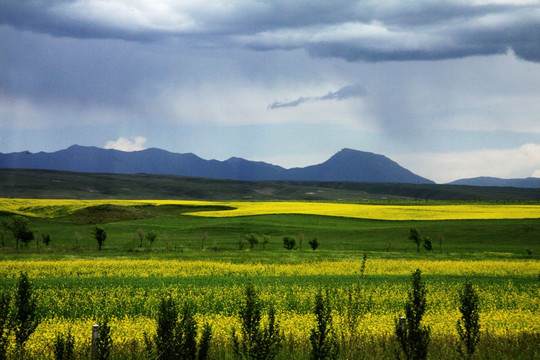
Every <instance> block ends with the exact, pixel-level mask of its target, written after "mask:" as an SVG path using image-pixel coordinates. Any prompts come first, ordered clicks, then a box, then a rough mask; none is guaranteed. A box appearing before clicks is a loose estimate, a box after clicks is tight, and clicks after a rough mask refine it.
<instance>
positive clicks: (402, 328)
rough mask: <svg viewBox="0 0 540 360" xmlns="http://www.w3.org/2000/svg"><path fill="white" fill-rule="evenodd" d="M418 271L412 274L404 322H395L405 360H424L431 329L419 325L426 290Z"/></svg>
mask: <svg viewBox="0 0 540 360" xmlns="http://www.w3.org/2000/svg"><path fill="white" fill-rule="evenodd" d="M421 273H422V272H421V271H420V269H417V270H416V271H415V272H414V273H413V288H412V290H411V292H409V294H408V295H409V302H408V303H406V304H405V322H404V323H402V322H401V321H400V320H398V321H396V324H395V331H396V336H397V339H398V341H399V344H400V345H401V349H402V350H403V353H404V354H405V358H406V359H407V360H425V359H426V358H427V350H428V345H429V339H430V332H431V329H430V328H429V326H428V327H426V326H424V325H422V324H421V322H422V317H423V316H424V313H425V311H426V288H425V285H424V284H423V283H422V280H421V278H420V276H421Z"/></svg>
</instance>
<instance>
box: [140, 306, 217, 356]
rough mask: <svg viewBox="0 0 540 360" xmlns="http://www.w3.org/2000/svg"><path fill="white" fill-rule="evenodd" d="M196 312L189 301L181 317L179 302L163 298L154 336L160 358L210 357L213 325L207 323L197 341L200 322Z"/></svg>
mask: <svg viewBox="0 0 540 360" xmlns="http://www.w3.org/2000/svg"><path fill="white" fill-rule="evenodd" d="M194 315H195V314H194V311H193V306H192V305H190V304H189V303H186V304H184V307H183V308H182V310H181V314H180V318H179V314H178V307H177V305H176V302H175V301H174V300H173V299H172V298H171V297H167V298H162V299H161V303H160V307H159V312H158V319H157V329H156V335H155V337H154V341H155V344H156V349H157V358H158V359H160V360H168V359H170V360H172V359H198V360H205V359H206V358H207V356H208V350H209V348H210V340H211V339H212V327H211V326H210V325H208V324H205V326H204V327H203V332H202V334H201V339H200V341H199V343H198V344H197V322H196V320H195V317H194ZM147 347H148V346H147Z"/></svg>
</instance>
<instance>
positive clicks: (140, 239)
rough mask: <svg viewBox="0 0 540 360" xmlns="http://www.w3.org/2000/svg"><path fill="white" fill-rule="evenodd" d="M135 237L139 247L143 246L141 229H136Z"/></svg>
mask: <svg viewBox="0 0 540 360" xmlns="http://www.w3.org/2000/svg"><path fill="white" fill-rule="evenodd" d="M137 236H138V237H139V247H142V246H143V244H142V243H143V239H144V231H143V229H137Z"/></svg>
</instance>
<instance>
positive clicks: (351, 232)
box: [0, 199, 540, 359]
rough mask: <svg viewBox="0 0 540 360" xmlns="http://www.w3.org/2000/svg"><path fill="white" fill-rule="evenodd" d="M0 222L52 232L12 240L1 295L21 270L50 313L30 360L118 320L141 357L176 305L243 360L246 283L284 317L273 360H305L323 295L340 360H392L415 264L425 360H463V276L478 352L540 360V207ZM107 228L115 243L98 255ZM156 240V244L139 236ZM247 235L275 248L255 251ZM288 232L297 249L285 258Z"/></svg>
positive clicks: (220, 205)
mask: <svg viewBox="0 0 540 360" xmlns="http://www.w3.org/2000/svg"><path fill="white" fill-rule="evenodd" d="M0 211H2V213H1V214H3V217H4V219H7V218H9V217H10V216H11V214H19V215H24V216H27V217H28V218H29V226H30V228H31V229H32V230H34V231H35V235H36V239H41V234H49V235H50V236H51V243H50V244H49V245H48V246H45V245H44V244H43V242H39V241H32V242H31V243H30V244H29V245H28V246H27V247H21V248H19V249H15V248H14V240H13V239H12V238H11V237H10V235H9V234H8V233H5V232H4V233H3V236H2V244H3V247H2V249H1V250H0V256H1V261H0V275H1V278H2V282H1V283H0V284H1V289H2V290H4V291H11V290H12V289H13V288H14V287H15V285H16V283H17V280H18V277H19V275H20V272H25V273H26V274H27V275H28V277H29V278H30V279H31V281H32V284H33V289H34V294H35V298H36V303H37V304H38V312H39V314H40V315H41V322H40V325H39V326H38V328H37V330H36V332H35V333H34V334H33V335H32V336H31V338H30V340H29V341H28V343H27V354H26V355H27V356H28V357H30V358H31V357H35V358H52V354H53V343H54V338H55V336H56V335H57V334H59V333H66V332H67V331H70V332H71V333H72V334H73V335H74V336H75V344H76V353H77V354H78V356H79V357H81V358H85V356H86V357H88V354H89V347H90V328H91V325H92V324H93V323H96V322H98V321H99V320H100V319H102V318H103V317H107V318H110V319H111V326H112V338H113V342H114V345H113V358H146V357H145V352H144V335H143V334H144V333H146V334H153V333H154V332H155V329H156V317H157V313H158V308H159V302H160V299H162V298H163V297H166V296H171V297H172V298H174V299H176V300H177V301H178V303H181V304H183V303H186V302H189V303H192V304H194V305H195V307H196V319H197V320H198V322H199V323H200V324H203V323H209V324H211V325H212V328H213V334H214V336H213V340H212V347H211V352H210V355H211V358H218V359H232V358H234V356H233V353H232V351H231V334H232V329H233V328H236V329H239V327H240V320H239V317H238V312H239V307H240V304H241V302H242V298H243V292H244V289H245V286H246V284H248V283H251V284H253V285H254V286H255V288H256V289H257V291H258V293H259V296H260V299H261V302H262V304H263V309H265V311H266V310H267V309H268V308H269V307H270V305H273V306H275V308H276V313H277V314H276V318H277V320H278V323H279V325H280V328H281V330H282V333H283V336H284V339H285V340H284V343H283V347H282V349H281V351H280V353H279V355H278V358H281V359H292V358H294V359H304V358H305V359H307V358H309V342H308V339H309V335H310V331H311V329H312V328H313V326H314V325H315V317H314V315H313V307H314V297H315V295H316V294H317V293H318V292H319V291H323V292H327V293H328V297H329V304H330V306H331V308H332V315H333V327H334V333H335V336H336V337H337V338H338V339H339V343H340V355H339V358H340V359H341V358H342V359H345V358H349V359H395V354H396V351H399V349H398V347H397V346H398V345H397V343H396V340H395V335H394V326H395V325H394V321H395V319H397V317H399V316H402V315H403V311H404V310H403V308H404V304H405V302H406V299H407V292H408V291H409V290H410V284H411V274H412V272H413V271H414V270H415V269H421V270H422V274H423V280H424V281H425V283H426V288H427V307H428V310H427V313H426V316H425V322H426V324H428V325H429V326H430V327H431V329H432V341H431V343H430V347H429V357H428V358H430V359H441V358H445V359H459V358H461V357H460V355H459V353H458V352H457V350H456V348H457V345H456V344H457V332H456V322H457V319H458V316H459V313H458V306H459V303H458V296H457V294H458V293H459V291H460V289H461V288H462V285H463V283H464V281H465V280H466V279H469V280H470V281H471V282H472V283H473V285H474V286H475V288H476V289H477V290H478V293H479V298H480V319H481V330H482V336H481V340H480V344H479V348H478V351H477V354H476V357H477V358H483V359H495V358H497V359H534V358H537V357H538V355H539V346H538V343H539V340H540V326H539V325H538V324H540V311H539V310H540V309H539V305H540V301H539V299H540V296H539V295H540V262H539V256H538V253H539V251H540V248H539V246H538V245H539V239H540V220H539V219H540V206H539V205H538V204H531V203H521V204H520V203H510V204H500V203H499V204H488V203H465V204H464V203H460V204H458V205H452V204H448V203H430V202H427V203H422V204H421V205H419V204H418V203H416V202H411V203H393V202H391V203H390V204H388V203H377V204H365V203H361V204H353V203H321V202H319V203H312V202H308V203H306V202H259V203H258V202H232V201H219V202H209V201H204V202H202V201H189V202H188V201H168V200H161V201H150V200H141V201H132V200H129V201H128V200H121V201H111V200H106V201H105V200H96V201H82V200H38V199H33V200H25V199H0ZM96 224H100V225H101V226H103V228H104V229H105V230H106V231H107V235H108V236H107V240H106V241H105V243H104V247H103V250H101V251H98V250H97V244H96V241H95V240H94V239H93V237H92V234H91V232H92V230H93V229H94V228H95V226H96ZM411 228H416V229H417V230H418V231H419V232H420V233H421V234H422V236H423V237H429V238H431V239H432V240H433V249H432V250H431V251H427V250H426V249H425V248H423V247H422V248H421V249H420V252H417V247H416V245H415V244H414V243H412V241H411V240H409V239H408V235H409V230H410V229H411ZM151 231H154V232H155V233H156V234H157V239H156V240H155V241H154V242H153V243H152V244H150V243H149V242H148V241H147V240H146V239H144V238H143V239H142V240H141V238H140V237H139V234H141V233H142V234H146V233H149V232H151ZM251 233H253V234H256V235H258V236H259V237H260V238H261V239H262V235H266V236H267V239H268V243H267V244H264V245H263V244H262V243H261V242H260V243H258V244H256V245H255V246H254V247H253V249H250V248H249V244H248V243H247V241H246V235H248V234H251ZM287 236H288V237H293V238H295V240H296V249H294V250H286V249H284V248H283V242H282V239H283V237H287ZM313 238H317V239H318V241H319V243H320V247H319V248H318V249H317V250H312V249H311V248H310V246H309V244H308V242H309V240H311V239H313ZM364 254H365V256H366V260H365V261H364V258H363V257H364ZM351 309H356V310H355V311H354V313H353V312H352V310H351Z"/></svg>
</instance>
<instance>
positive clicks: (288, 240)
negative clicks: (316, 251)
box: [283, 236, 296, 250]
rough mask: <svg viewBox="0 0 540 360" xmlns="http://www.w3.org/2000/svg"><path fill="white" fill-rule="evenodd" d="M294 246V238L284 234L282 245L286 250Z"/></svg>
mask: <svg viewBox="0 0 540 360" xmlns="http://www.w3.org/2000/svg"><path fill="white" fill-rule="evenodd" d="M295 246H296V240H295V239H294V238H292V237H288V236H285V237H284V238H283V247H284V248H285V249H287V250H292V249H294V248H295Z"/></svg>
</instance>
